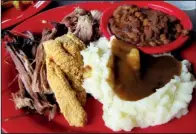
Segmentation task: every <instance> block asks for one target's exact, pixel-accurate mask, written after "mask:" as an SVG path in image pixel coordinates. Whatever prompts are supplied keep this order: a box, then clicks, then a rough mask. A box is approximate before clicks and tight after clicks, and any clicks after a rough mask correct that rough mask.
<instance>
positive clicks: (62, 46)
mask: <svg viewBox="0 0 196 134" xmlns="http://www.w3.org/2000/svg"><path fill="white" fill-rule="evenodd" d="M43 46H44V50H45V54H46V68H47V79H48V83H49V85H50V87H51V89H52V90H53V92H54V94H55V97H56V99H57V102H58V104H59V107H60V109H61V112H62V113H63V115H64V117H65V118H66V119H67V121H68V122H69V124H70V125H71V126H84V125H85V123H86V122H87V115H86V113H85V111H84V109H83V107H82V106H84V105H85V103H86V92H85V90H84V88H83V87H82V81H83V61H82V56H81V55H80V51H81V50H83V49H84V48H85V45H84V44H83V43H82V42H81V41H80V40H79V39H77V37H75V36H74V35H72V34H66V35H63V36H61V37H58V38H56V39H55V40H48V41H45V42H44V43H43Z"/></svg>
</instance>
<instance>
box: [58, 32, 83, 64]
mask: <svg viewBox="0 0 196 134" xmlns="http://www.w3.org/2000/svg"><path fill="white" fill-rule="evenodd" d="M55 40H57V41H59V42H61V43H62V44H63V47H64V49H65V50H66V51H67V52H68V53H69V54H70V55H72V56H73V57H74V58H75V59H76V60H77V61H78V62H79V63H80V64H81V65H83V61H82V56H81V54H80V51H82V50H83V49H85V45H84V44H83V42H81V41H80V40H79V39H78V38H76V37H75V36H74V35H73V34H65V35H63V36H61V37H58V38H56V39H55Z"/></svg>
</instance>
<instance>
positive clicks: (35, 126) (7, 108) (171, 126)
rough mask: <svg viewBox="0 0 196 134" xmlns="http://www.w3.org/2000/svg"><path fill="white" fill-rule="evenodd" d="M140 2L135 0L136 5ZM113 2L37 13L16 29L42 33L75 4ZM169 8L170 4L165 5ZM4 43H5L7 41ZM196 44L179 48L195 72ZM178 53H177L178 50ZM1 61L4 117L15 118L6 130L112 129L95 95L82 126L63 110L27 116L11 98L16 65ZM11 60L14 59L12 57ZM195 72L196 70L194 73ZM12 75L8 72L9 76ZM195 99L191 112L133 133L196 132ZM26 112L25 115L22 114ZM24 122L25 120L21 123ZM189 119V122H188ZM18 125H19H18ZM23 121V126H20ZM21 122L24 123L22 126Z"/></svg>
mask: <svg viewBox="0 0 196 134" xmlns="http://www.w3.org/2000/svg"><path fill="white" fill-rule="evenodd" d="M137 3H140V2H135V4H137ZM115 4H117V3H113V2H111V3H110V2H87V3H78V4H72V5H67V6H63V7H59V8H55V9H51V10H49V11H46V12H43V13H40V14H39V15H37V16H34V17H32V18H30V19H28V20H26V21H24V22H23V23H21V24H20V25H18V26H17V27H15V28H14V29H13V31H18V32H23V31H25V30H29V31H32V32H34V33H41V31H42V29H43V28H44V27H48V28H51V25H49V24H43V23H42V20H47V21H60V20H62V18H63V17H64V16H65V15H67V14H68V13H70V12H72V11H73V10H74V9H75V8H76V7H78V6H79V7H80V8H83V9H85V10H93V9H98V10H100V11H104V10H105V9H107V8H108V7H109V6H112V5H115ZM164 8H167V7H164ZM4 45H5V44H4ZM195 50H196V45H194V44H191V45H188V44H185V47H184V48H183V50H182V51H180V50H178V53H180V55H181V57H182V58H186V59H188V60H189V61H190V62H191V63H192V65H193V69H194V71H195V70H196V60H195V58H194V57H195ZM176 53H177V52H176ZM7 56H8V53H7V52H6V50H5V47H4V46H2V59H3V60H4V59H5V58H6V57H7ZM3 60H2V78H3V79H2V120H5V119H6V118H8V117H13V116H15V117H14V118H13V119H12V120H9V121H3V123H2V128H3V130H4V131H5V132H18V133H21V132H24V133H27V132H33V133H34V132H39V133H47V132H112V130H110V129H109V128H107V127H106V126H104V122H103V120H102V112H103V111H102V104H101V103H99V102H98V101H96V100H95V99H94V98H93V97H89V98H88V99H87V104H86V105H85V110H86V112H87V114H88V120H89V121H88V124H87V125H86V126H85V127H82V128H75V127H70V126H69V125H68V123H67V121H66V120H65V119H64V118H63V115H61V114H60V113H59V114H57V115H56V117H55V118H54V119H53V120H52V121H48V118H47V117H44V116H41V115H24V111H22V110H16V109H15V106H14V103H13V102H12V101H11V100H10V99H11V95H10V94H11V92H14V91H16V90H17V87H18V86H17V82H14V84H13V85H11V86H10V87H8V85H9V83H10V81H12V80H13V79H14V78H15V75H16V74H17V71H16V70H15V69H14V64H13V63H12V62H11V63H12V65H10V64H5V63H4V62H3ZM10 61H11V59H10ZM195 73H196V72H194V74H195ZM8 74H9V75H8ZM195 106H196V99H195V92H194V94H193V100H192V101H191V103H190V105H189V113H188V114H187V115H185V116H183V117H181V118H180V119H173V120H172V121H170V122H169V123H167V124H163V125H159V126H154V127H148V128H144V129H141V128H135V129H133V130H132V132H196V128H195V123H196V122H195V120H194V118H196V115H195V112H196V107H195ZM20 115H23V116H20ZM21 122H22V123H21ZM185 122H189V123H185ZM17 124H18V125H17ZM19 124H20V125H19ZM21 124H22V125H21Z"/></svg>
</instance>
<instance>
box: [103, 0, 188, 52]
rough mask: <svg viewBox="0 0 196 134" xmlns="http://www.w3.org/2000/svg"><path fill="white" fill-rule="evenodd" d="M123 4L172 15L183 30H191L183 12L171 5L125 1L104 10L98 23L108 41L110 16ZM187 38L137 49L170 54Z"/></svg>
mask: <svg viewBox="0 0 196 134" xmlns="http://www.w3.org/2000/svg"><path fill="white" fill-rule="evenodd" d="M124 4H135V5H137V6H139V7H149V8H152V9H155V10H159V11H162V12H164V13H167V14H170V15H173V16H175V17H177V18H178V19H179V20H180V21H181V24H182V25H183V27H184V28H185V29H188V30H192V23H191V21H190V18H189V16H187V15H186V13H185V12H183V11H182V10H180V9H178V8H177V7H175V6H173V5H171V4H168V3H166V2H161V1H160V2H154V1H145V2H144V1H127V2H119V3H117V4H115V5H113V6H112V7H110V8H108V9H106V10H105V11H104V12H103V15H102V18H101V22H100V28H101V30H102V32H103V34H104V36H105V37H106V38H108V39H110V37H111V36H112V34H111V33H110V30H109V28H108V21H109V18H110V17H111V16H112V14H113V12H114V10H115V9H116V8H117V7H118V6H120V5H124ZM188 38H189V36H180V37H178V38H177V39H176V40H174V41H173V42H171V43H169V44H166V45H162V46H155V47H138V48H139V49H140V50H142V51H143V52H145V53H149V54H157V53H165V52H170V51H172V50H174V49H177V48H179V47H181V46H182V45H183V44H184V43H185V42H186V41H187V40H188Z"/></svg>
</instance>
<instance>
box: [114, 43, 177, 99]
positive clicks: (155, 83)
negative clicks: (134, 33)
mask: <svg viewBox="0 0 196 134" xmlns="http://www.w3.org/2000/svg"><path fill="white" fill-rule="evenodd" d="M131 50H134V52H132V53H131V57H128V56H127V55H128V54H130V51H131ZM112 53H113V65H112V70H113V83H114V88H113V90H114V92H115V93H116V94H117V95H118V96H119V97H120V98H121V99H122V100H126V101H136V100H139V99H142V98H144V97H147V96H149V95H151V94H152V93H154V92H155V89H158V88H161V87H163V86H164V85H165V84H166V83H168V82H169V81H170V80H171V79H172V78H173V77H174V75H180V73H181V63H180V62H179V61H177V60H176V59H175V58H173V57H170V56H161V57H152V56H150V55H147V54H144V53H142V52H139V50H138V49H137V48H135V47H134V46H130V45H127V44H126V43H125V42H123V41H120V40H117V39H113V41H112ZM129 59H131V60H129ZM130 61H131V62H130ZM130 63H131V64H130Z"/></svg>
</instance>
